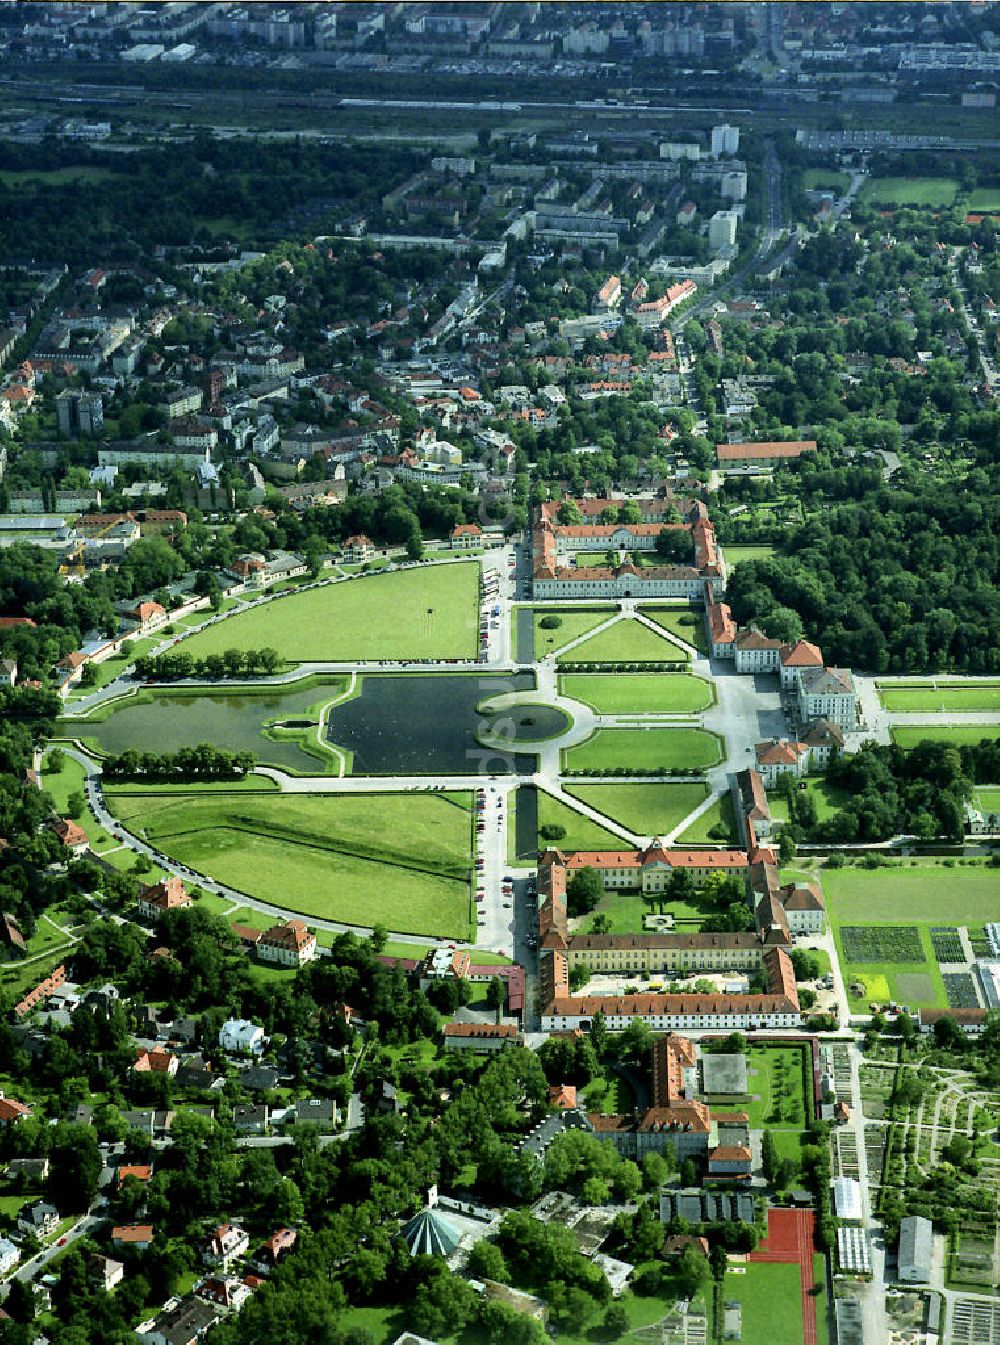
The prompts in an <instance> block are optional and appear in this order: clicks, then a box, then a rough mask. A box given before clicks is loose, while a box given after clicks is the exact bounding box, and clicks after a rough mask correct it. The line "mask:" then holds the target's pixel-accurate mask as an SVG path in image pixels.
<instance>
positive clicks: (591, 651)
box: [556, 617, 687, 663]
mask: <svg viewBox="0 0 1000 1345" xmlns="http://www.w3.org/2000/svg"><path fill="white" fill-rule="evenodd" d="M556 661H557V662H558V663H563V662H572V663H684V662H686V661H687V655H686V654H685V653H684V651H683V650H682V649H678V647H677V646H676V645H675V644H671V643H670V641H669V640H666V639H662V640H661V639H660V637H659V636H658V635H656V634H654V632H653V631H651V630H650V629H649V627H648V626H644V625H643V624H642V622H641V621H636V620H635V619H634V618H632V617H627V618H626V619H625V620H624V621H616V622H615V623H614V625H613V626H608V627H607V629H606V630H602V631H598V632H597V634H596V635H592V636H591V638H590V639H589V640H584V642H583V644H580V645H577V646H576V648H575V649H570V650H567V652H566V653H565V654H562V655H560V656H559V658H558V659H557V660H556Z"/></svg>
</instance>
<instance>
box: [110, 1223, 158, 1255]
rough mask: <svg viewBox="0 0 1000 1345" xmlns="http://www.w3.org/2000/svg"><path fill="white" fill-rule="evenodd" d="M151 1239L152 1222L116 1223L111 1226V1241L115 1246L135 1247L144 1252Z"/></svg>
mask: <svg viewBox="0 0 1000 1345" xmlns="http://www.w3.org/2000/svg"><path fill="white" fill-rule="evenodd" d="M152 1240H153V1225H152V1224H118V1225H117V1228H112V1243H113V1244H114V1245H116V1247H135V1248H136V1251H140V1252H144V1251H145V1250H147V1247H148V1245H149V1244H151V1243H152Z"/></svg>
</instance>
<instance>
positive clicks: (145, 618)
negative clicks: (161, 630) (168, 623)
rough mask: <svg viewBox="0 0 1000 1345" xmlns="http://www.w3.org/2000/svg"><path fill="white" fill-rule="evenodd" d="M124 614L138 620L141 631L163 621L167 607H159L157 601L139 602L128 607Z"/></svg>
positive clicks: (150, 628) (151, 628)
mask: <svg viewBox="0 0 1000 1345" xmlns="http://www.w3.org/2000/svg"><path fill="white" fill-rule="evenodd" d="M125 615H126V616H127V617H131V619H132V620H133V621H136V622H138V624H139V629H140V630H141V631H147V630H153V628H154V627H156V626H159V625H161V624H162V623H163V621H164V619H165V618H166V615H167V609H166V608H165V607H161V606H160V604H159V603H158V602H140V603H136V605H135V606H134V607H132V608H130V609H129V611H127V612H126V613H125Z"/></svg>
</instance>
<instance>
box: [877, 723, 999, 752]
mask: <svg viewBox="0 0 1000 1345" xmlns="http://www.w3.org/2000/svg"><path fill="white" fill-rule="evenodd" d="M889 733H890V734H891V736H892V741H893V742H894V743H898V745H899V746H900V747H902V748H909V747H916V746H918V744H920V743H922V742H924V741H925V740H927V741H929V742H932V743H953V744H954V746H955V747H973V746H975V745H976V744H977V743H981V742H985V741H986V740H987V739H990V740H992V739H994V738H1000V723H998V724H952V725H941V726H940V727H939V726H938V725H936V724H933V725H931V724H918V725H916V726H915V727H912V728H911V727H906V728H892V729H890V730H889Z"/></svg>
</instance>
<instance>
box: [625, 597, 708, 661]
mask: <svg viewBox="0 0 1000 1345" xmlns="http://www.w3.org/2000/svg"><path fill="white" fill-rule="evenodd" d="M639 610H640V611H641V612H642V614H643V616H647V617H649V619H650V621H655V622H656V624H657V625H658V626H662V627H663V629H664V630H668V631H670V632H671V633H672V634H673V635H677V636H679V637H680V638H681V639H682V640H686V641H687V643H688V644H692V645H694V647H695V649H697V650H698V652H699V653H700V654H707V653H708V641H707V640H706V639H705V622H704V620H703V619H702V615H701V613H700V612H692V611H690V610H688V609H687V608H681V609H680V610H675V611H671V610H670V608H669V607H641V608H640V609H639Z"/></svg>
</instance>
